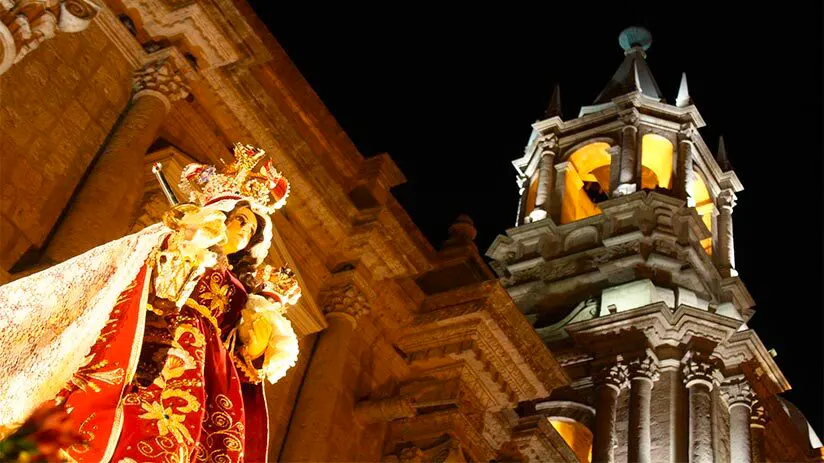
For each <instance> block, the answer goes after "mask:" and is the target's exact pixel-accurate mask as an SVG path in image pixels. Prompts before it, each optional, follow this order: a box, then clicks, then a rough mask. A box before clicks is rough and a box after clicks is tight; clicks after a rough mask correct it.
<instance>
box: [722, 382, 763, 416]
mask: <svg viewBox="0 0 824 463" xmlns="http://www.w3.org/2000/svg"><path fill="white" fill-rule="evenodd" d="M721 395H723V396H724V400H726V401H727V405H728V406H729V408H732V407H734V406H737V405H743V406H745V407H747V408H748V409H752V404H753V401H754V399H755V393H754V392H753V390H752V387H751V386H750V383H749V382H747V380H746V379H744V378H734V379H731V380H728V381H725V382H724V383H723V384H722V385H721Z"/></svg>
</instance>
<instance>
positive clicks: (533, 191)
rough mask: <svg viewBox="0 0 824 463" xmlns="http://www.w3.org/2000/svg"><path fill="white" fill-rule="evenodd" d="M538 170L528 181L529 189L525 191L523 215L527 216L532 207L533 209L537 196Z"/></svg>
mask: <svg viewBox="0 0 824 463" xmlns="http://www.w3.org/2000/svg"><path fill="white" fill-rule="evenodd" d="M538 175H539V174H538V172H535V174H534V175H533V176H532V179H531V180H530V181H529V190H527V193H526V213H525V215H524V216H528V215H529V213H530V212H532V210H533V209H535V199H536V198H537V196H538Z"/></svg>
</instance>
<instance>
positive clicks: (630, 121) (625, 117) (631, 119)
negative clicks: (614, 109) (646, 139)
mask: <svg viewBox="0 0 824 463" xmlns="http://www.w3.org/2000/svg"><path fill="white" fill-rule="evenodd" d="M618 117H619V118H620V119H621V122H623V123H624V124H627V125H635V124H637V123H638V121H639V120H640V119H641V117H640V115H639V114H638V111H637V110H635V109H630V110H627V111H622V112H621V114H620V115H619V116H618Z"/></svg>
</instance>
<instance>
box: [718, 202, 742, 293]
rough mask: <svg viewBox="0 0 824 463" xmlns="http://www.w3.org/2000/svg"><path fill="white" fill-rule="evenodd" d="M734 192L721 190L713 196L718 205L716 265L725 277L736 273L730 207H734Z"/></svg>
mask: <svg viewBox="0 0 824 463" xmlns="http://www.w3.org/2000/svg"><path fill="white" fill-rule="evenodd" d="M736 199H737V198H736V197H735V193H734V192H733V191H732V190H730V189H726V190H722V191H721V193H720V194H719V195H718V197H717V198H715V202H716V205H717V206H718V212H719V214H718V235H717V236H718V267H719V270H720V271H721V274H722V275H724V276H726V277H734V276H737V275H738V272H736V271H735V241H734V240H733V234H732V209H733V208H734V207H735V201H736Z"/></svg>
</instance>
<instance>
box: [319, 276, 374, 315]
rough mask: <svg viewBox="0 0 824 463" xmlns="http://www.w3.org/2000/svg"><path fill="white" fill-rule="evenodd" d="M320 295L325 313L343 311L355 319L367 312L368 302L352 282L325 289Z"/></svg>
mask: <svg viewBox="0 0 824 463" xmlns="http://www.w3.org/2000/svg"><path fill="white" fill-rule="evenodd" d="M320 297H321V304H322V307H323V312H324V313H325V314H331V313H343V314H346V315H349V316H350V317H352V318H354V319H355V320H357V319H358V318H360V317H362V316H364V315H367V314H369V302H368V301H367V300H366V297H364V295H363V293H362V292H361V291H359V290H358V288H357V287H356V286H355V285H354V284H348V285H345V286H340V287H335V288H329V289H325V290H323V291H321V296H320Z"/></svg>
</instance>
